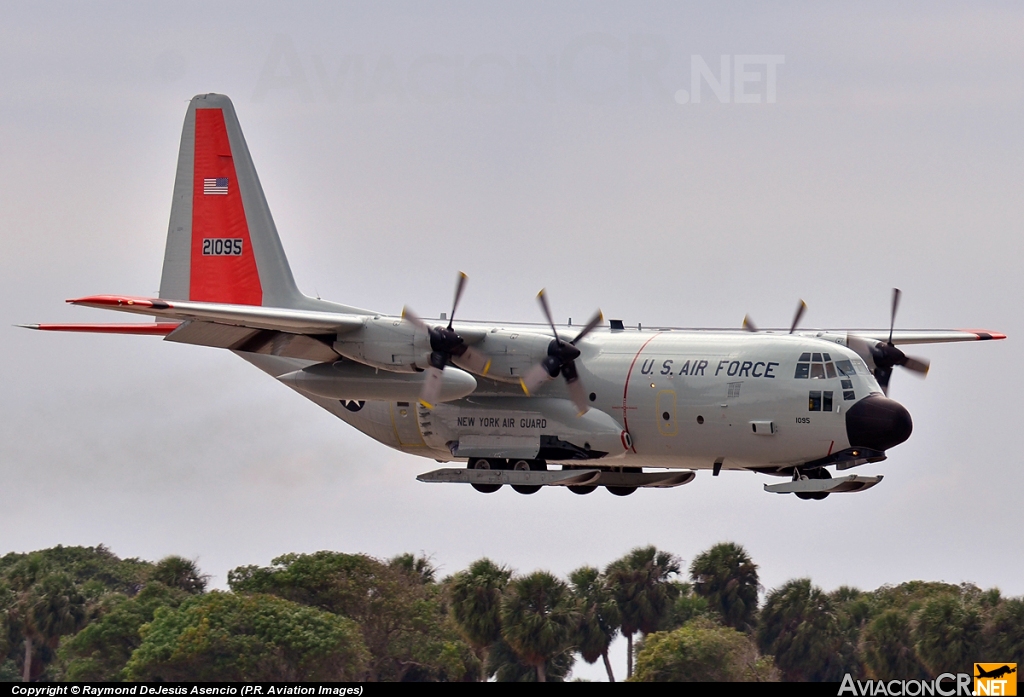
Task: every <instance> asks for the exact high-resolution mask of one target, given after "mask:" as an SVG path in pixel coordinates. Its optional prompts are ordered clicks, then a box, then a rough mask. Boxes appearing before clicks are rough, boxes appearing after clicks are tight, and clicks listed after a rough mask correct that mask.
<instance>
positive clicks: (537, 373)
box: [519, 363, 554, 397]
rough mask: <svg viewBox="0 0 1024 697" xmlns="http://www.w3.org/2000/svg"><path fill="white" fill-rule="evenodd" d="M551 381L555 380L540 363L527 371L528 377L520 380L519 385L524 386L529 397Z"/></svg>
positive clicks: (525, 376)
mask: <svg viewBox="0 0 1024 697" xmlns="http://www.w3.org/2000/svg"><path fill="white" fill-rule="evenodd" d="M551 380H554V378H553V377H551V375H550V374H549V373H548V370H547V368H545V367H544V364H543V363H538V364H537V365H535V366H533V367H532V368H530V369H529V370H528V371H526V375H524V376H523V377H522V378H520V379H519V384H520V385H521V386H522V388H523V392H525V393H526V396H527V397H529V396H530V395H531V394H533V393H534V392H536V391H537V390H539V389H540V388H541V387H542V386H543V385H545V384H547V383H548V382H550V381H551Z"/></svg>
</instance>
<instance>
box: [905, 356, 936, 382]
mask: <svg viewBox="0 0 1024 697" xmlns="http://www.w3.org/2000/svg"><path fill="white" fill-rule="evenodd" d="M902 365H903V367H904V368H906V369H907V370H910V371H913V372H915V373H917V374H918V375H920V376H921V377H925V376H926V375H928V369H929V368H930V367H931V363H930V362H929V361H928V359H927V358H914V357H913V356H907V361H906V362H905V363H903V364H902Z"/></svg>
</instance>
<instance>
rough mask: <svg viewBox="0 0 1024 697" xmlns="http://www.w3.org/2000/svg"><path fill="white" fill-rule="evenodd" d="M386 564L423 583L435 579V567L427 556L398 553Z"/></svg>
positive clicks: (434, 580) (433, 581)
mask: <svg viewBox="0 0 1024 697" xmlns="http://www.w3.org/2000/svg"><path fill="white" fill-rule="evenodd" d="M388 566H391V567H393V568H396V569H400V570H401V571H403V572H405V573H406V574H408V575H409V576H410V577H411V578H414V579H416V580H417V581H419V582H420V583H423V584H428V583H435V582H436V581H437V578H436V577H437V568H436V567H435V566H434V565H433V564H432V563H431V561H430V559H429V558H427V557H417V556H416V555H414V554H409V553H405V554H399V555H398V556H396V557H393V558H392V559H391V560H390V561H388Z"/></svg>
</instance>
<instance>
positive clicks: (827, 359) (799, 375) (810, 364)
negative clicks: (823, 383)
mask: <svg viewBox="0 0 1024 697" xmlns="http://www.w3.org/2000/svg"><path fill="white" fill-rule="evenodd" d="M854 371H855V368H854V366H853V364H852V363H851V362H850V361H846V360H843V361H836V362H835V363H833V362H832V356H831V354H828V353H802V354H800V362H799V363H797V364H796V372H795V373H794V374H793V377H794V378H795V379H797V380H806V379H808V378H810V379H812V380H815V379H816V380H824V379H826V378H835V377H839V376H840V375H843V376H848V375H853V374H854Z"/></svg>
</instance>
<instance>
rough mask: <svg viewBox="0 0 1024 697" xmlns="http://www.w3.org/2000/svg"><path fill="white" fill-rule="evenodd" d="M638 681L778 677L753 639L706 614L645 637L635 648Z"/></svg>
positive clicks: (731, 680) (726, 679)
mask: <svg viewBox="0 0 1024 697" xmlns="http://www.w3.org/2000/svg"><path fill="white" fill-rule="evenodd" d="M630 679H631V680H632V681H637V682H761V681H767V680H778V671H777V670H775V668H774V667H773V666H772V661H771V658H762V657H761V656H760V655H759V654H758V652H757V647H756V646H755V645H754V641H753V639H751V638H750V637H749V636H748V635H746V634H743V633H742V632H738V631H736V630H735V629H732V628H731V627H723V626H721V625H720V624H718V623H717V622H714V621H712V620H709V619H708V618H698V619H696V620H694V621H692V622H689V623H687V624H686V625H684V626H683V627H681V628H679V629H676V630H673V631H671V632H655V633H653V634H650V635H648V636H647V637H645V638H644V641H643V646H642V647H641V649H640V650H639V651H638V652H637V656H636V673H635V674H634V675H633V677H632V678H630Z"/></svg>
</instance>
